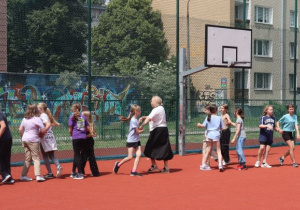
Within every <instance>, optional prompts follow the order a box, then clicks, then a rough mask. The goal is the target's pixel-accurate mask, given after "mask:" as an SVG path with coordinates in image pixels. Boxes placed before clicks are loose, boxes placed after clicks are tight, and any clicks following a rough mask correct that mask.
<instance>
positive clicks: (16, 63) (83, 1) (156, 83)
mask: <svg viewBox="0 0 300 210" xmlns="http://www.w3.org/2000/svg"><path fill="white" fill-rule="evenodd" d="M90 2H92V4H91V5H90V4H89V3H90ZM179 2H180V6H179V5H178V4H179ZM233 2H234V4H233ZM278 2H279V1H278ZM278 2H276V3H274V1H273V0H260V1H258V0H251V1H242V0H235V1H218V3H216V2H215V1H204V0H201V1H200V0H199V1H179V0H177V1H176V2H175V1H173V0H164V1H161V0H153V1H149V0H139V1H137V0H110V1H104V0H92V1H90V0H51V1H37V0H26V1H24V0H7V18H6V22H7V27H6V24H4V25H5V30H4V27H3V26H2V25H0V35H1V36H0V37H1V40H0V43H1V44H2V43H3V40H6V41H5V42H6V43H5V44H3V46H2V45H1V46H0V52H1V55H0V68H1V69H0V71H4V70H3V69H5V71H6V69H7V72H8V73H1V74H0V97H1V98H0V102H1V109H2V111H4V112H5V113H6V114H7V116H8V118H9V121H10V128H11V130H12V131H13V135H14V145H13V156H12V161H13V162H16V163H18V162H20V161H23V149H22V147H21V141H20V137H19V135H18V126H19V124H20V121H21V119H22V118H23V116H24V111H25V109H26V106H27V104H28V103H37V102H39V101H43V102H45V103H47V105H48V106H49V108H50V110H51V111H52V113H53V115H54V116H55V118H56V119H57V121H59V122H60V123H61V126H59V127H57V128H54V133H55V135H56V137H57V141H58V148H59V151H58V157H59V158H60V159H64V160H70V158H72V146H71V139H70V137H69V135H68V131H67V121H68V117H69V116H70V107H71V105H72V104H73V103H74V102H80V103H81V104H82V106H83V109H84V110H86V109H90V110H91V111H92V113H93V116H94V120H95V123H96V126H97V134H98V135H97V137H96V138H95V148H96V150H95V151H96V156H97V157H98V158H113V157H117V156H119V155H124V154H126V152H127V151H126V148H125V147H124V145H125V139H126V134H127V129H128V125H127V124H126V123H121V122H120V121H119V120H118V117H119V116H120V115H127V114H128V109H129V106H130V104H133V103H137V104H139V105H141V107H142V114H143V115H147V114H149V113H150V111H151V106H150V99H151V97H152V96H153V95H159V96H161V97H162V99H163V102H164V106H165V109H166V112H167V121H168V127H169V131H170V138H171V143H172V148H173V150H174V152H177V148H178V144H177V140H178V135H179V129H178V127H179V122H178V121H179V117H178V113H179V109H178V108H179V103H178V87H179V84H178V81H177V76H178V56H177V53H178V49H179V48H187V69H190V68H195V67H198V66H201V65H203V64H204V57H205V25H206V24H211V25H220V26H230V27H238V28H240V27H244V25H245V27H246V28H250V29H252V31H253V42H252V46H253V47H252V48H253V52H252V58H253V59H252V60H253V63H252V69H245V72H244V74H243V73H242V72H243V70H241V69H238V68H236V69H234V68H230V69H224V68H223V69H220V68H210V69H208V70H205V71H203V72H200V73H197V74H194V75H192V76H191V77H190V78H189V80H187V81H188V84H187V94H186V95H187V115H186V116H187V121H186V123H187V125H186V129H187V130H186V135H187V137H186V141H187V146H186V149H187V150H191V151H199V149H200V148H201V142H202V140H203V133H204V132H203V131H202V130H199V129H197V128H196V123H197V122H201V121H203V119H204V117H205V116H204V114H203V112H202V109H203V106H204V105H205V104H207V103H216V104H217V105H220V104H222V103H228V104H229V105H230V113H231V116H232V112H233V109H234V107H236V106H242V105H244V110H245V115H246V120H245V126H246V129H247V133H248V134H249V135H248V139H253V140H251V141H250V140H249V141H248V142H252V143H251V144H252V145H257V141H256V140H255V139H257V137H258V128H257V121H258V119H259V116H260V114H261V112H262V109H263V106H264V105H266V104H273V105H274V108H275V114H276V117H277V118H279V117H280V116H281V115H282V114H283V113H284V112H285V108H284V107H283V104H287V103H290V102H293V103H294V102H295V101H294V100H295V99H296V97H295V96H297V97H298V96H299V94H296V95H295V93H296V91H298V90H299V88H298V86H296V85H295V81H296V80H297V78H298V76H297V74H296V73H297V72H296V69H297V68H296V67H297V64H298V59H297V57H298V53H297V49H298V47H295V46H296V45H297V36H299V33H297V32H298V30H295V28H296V27H297V18H296V17H298V16H297V11H298V8H296V7H295V5H294V4H293V1H281V2H280V3H278ZM176 3H177V6H178V7H177V8H176ZM2 5H5V4H0V9H1V10H2V7H3V6H2ZM177 9H178V10H177ZM245 11H246V14H244V13H245ZM0 13H1V14H6V12H2V11H0ZM4 16H6V15H4ZM4 16H3V15H1V17H0V18H3V17H4ZM1 20H2V19H1ZM177 20H178V21H177ZM242 23H245V24H242ZM1 24H2V23H1ZM176 32H178V33H176ZM3 48H5V51H4V50H3ZM6 49H7V53H6ZM2 52H5V54H7V55H6V56H3V54H2ZM3 60H4V61H5V62H6V63H5V64H3V63H2V61H3ZM4 65H5V68H4V67H3V66H4ZM6 67H7V68H6ZM2 68H3V69H2ZM242 81H244V83H243V82H242ZM299 102H300V101H298V100H297V105H298V107H300V106H299V105H300V103H299ZM298 113H299V110H298ZM232 117H233V116H232ZM147 136H148V135H147V131H145V133H143V134H142V135H141V138H142V144H143V145H144V144H145V142H146V140H147ZM276 138H279V135H278V134H276ZM249 144H250V143H249Z"/></svg>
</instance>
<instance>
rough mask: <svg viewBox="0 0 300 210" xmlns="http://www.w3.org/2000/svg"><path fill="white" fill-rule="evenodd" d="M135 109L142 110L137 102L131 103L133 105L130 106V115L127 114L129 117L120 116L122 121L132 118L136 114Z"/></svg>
mask: <svg viewBox="0 0 300 210" xmlns="http://www.w3.org/2000/svg"><path fill="white" fill-rule="evenodd" d="M135 111H141V107H140V106H138V105H137V104H133V105H131V107H130V112H129V115H128V116H127V117H124V116H120V117H119V118H120V120H121V121H123V122H124V121H125V122H126V121H129V120H131V118H132V117H133V116H134V114H135Z"/></svg>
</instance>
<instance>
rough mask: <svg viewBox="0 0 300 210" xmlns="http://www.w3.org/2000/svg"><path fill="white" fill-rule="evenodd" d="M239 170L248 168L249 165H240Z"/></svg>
mask: <svg viewBox="0 0 300 210" xmlns="http://www.w3.org/2000/svg"><path fill="white" fill-rule="evenodd" d="M238 170H240V171H241V170H247V166H246V165H240V167H239V168H238Z"/></svg>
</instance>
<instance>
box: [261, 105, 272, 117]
mask: <svg viewBox="0 0 300 210" xmlns="http://www.w3.org/2000/svg"><path fill="white" fill-rule="evenodd" d="M270 107H272V108H273V106H272V105H266V106H265V108H264V111H263V113H262V116H266V115H267V113H268V109H269V108H270Z"/></svg>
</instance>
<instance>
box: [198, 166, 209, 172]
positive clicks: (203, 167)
mask: <svg viewBox="0 0 300 210" xmlns="http://www.w3.org/2000/svg"><path fill="white" fill-rule="evenodd" d="M200 170H201V171H210V170H211V168H210V167H209V166H208V165H201V166H200Z"/></svg>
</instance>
